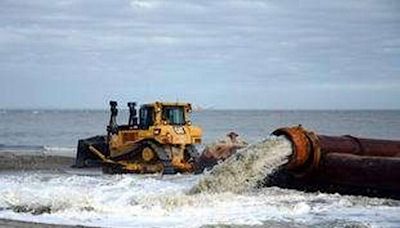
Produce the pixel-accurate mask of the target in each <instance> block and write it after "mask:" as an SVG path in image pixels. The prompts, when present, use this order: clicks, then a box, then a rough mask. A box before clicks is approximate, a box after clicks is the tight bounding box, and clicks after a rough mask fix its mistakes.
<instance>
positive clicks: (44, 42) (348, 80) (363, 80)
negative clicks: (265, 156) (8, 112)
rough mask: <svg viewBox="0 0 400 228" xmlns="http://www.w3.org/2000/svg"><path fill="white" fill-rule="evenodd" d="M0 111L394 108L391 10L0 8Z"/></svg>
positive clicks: (350, 5)
mask: <svg viewBox="0 0 400 228" xmlns="http://www.w3.org/2000/svg"><path fill="white" fill-rule="evenodd" d="M0 93H1V94H0V108H105V107H106V104H107V103H108V99H111V98H114V99H117V100H119V101H121V102H126V101H128V100H137V101H140V102H147V101H152V100H155V99H160V100H173V101H175V100H180V101H190V102H193V103H195V104H197V105H200V106H202V107H206V108H266V109H299V108H300V109H353V108H354V109H368V108H385V109H399V108H400V1H398V0H393V1H384V0H376V1H370V0H363V1H348V0H343V1H304V0H299V1H278V0H277V1H271V0H270V1H267V0H266V1H198V0H193V1H185V0H181V1H180V0H176V1H172V0H169V1H161V0H160V1H145V0H142V1H139V0H124V1H114V0H109V1H105V0H86V1H77V0H60V1H55V0H48V1H42V0H35V1H30V0H26V1H17V0H0Z"/></svg>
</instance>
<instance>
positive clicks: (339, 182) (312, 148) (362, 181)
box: [272, 126, 400, 198]
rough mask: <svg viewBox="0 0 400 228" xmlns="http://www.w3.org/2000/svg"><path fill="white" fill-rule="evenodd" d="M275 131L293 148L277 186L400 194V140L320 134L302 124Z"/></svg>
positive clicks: (399, 195) (344, 191)
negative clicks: (290, 143) (306, 128)
mask: <svg viewBox="0 0 400 228" xmlns="http://www.w3.org/2000/svg"><path fill="white" fill-rule="evenodd" d="M272 134H273V135H277V136H282V135H283V136H285V137H286V138H287V139H289V140H290V141H291V142H292V149H293V154H292V155H291V157H290V158H289V162H288V163H287V164H286V165H285V166H284V167H282V168H281V169H280V171H278V175H277V176H278V178H276V181H275V183H274V184H275V185H276V184H277V185H282V186H283V187H288V186H289V187H293V186H294V187H295V188H301V189H304V190H307V189H311V190H328V191H338V192H343V193H351V194H352V193H360V194H367V195H374V196H375V195H376V196H379V195H388V196H393V197H395V198H399V197H400V141H393V140H377V139H364V138H356V137H354V136H350V135H345V136H339V137H334V136H325V135H317V134H315V133H314V132H311V131H307V130H305V129H304V128H303V127H301V126H297V127H290V128H280V129H278V130H276V131H274V132H273V133H272ZM280 174H283V175H280ZM279 176H280V177H279ZM282 176H284V178H282Z"/></svg>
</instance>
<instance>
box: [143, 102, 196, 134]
mask: <svg viewBox="0 0 400 228" xmlns="http://www.w3.org/2000/svg"><path fill="white" fill-rule="evenodd" d="M190 112H191V107H190V104H180V103H176V104H173V103H157V102H156V103H154V104H145V105H142V106H141V107H140V109H139V128H140V129H148V128H149V127H150V126H154V125H159V124H163V125H174V126H183V125H186V124H189V125H190V121H189V120H188V119H189V117H188V113H190Z"/></svg>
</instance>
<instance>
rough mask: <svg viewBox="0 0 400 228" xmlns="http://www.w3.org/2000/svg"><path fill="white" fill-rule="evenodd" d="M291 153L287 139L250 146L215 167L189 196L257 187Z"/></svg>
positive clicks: (279, 138)
mask: <svg viewBox="0 0 400 228" xmlns="http://www.w3.org/2000/svg"><path fill="white" fill-rule="evenodd" d="M291 154H292V145H291V143H290V141H289V140H287V139H286V138H284V137H275V136H271V137H270V138H268V139H266V140H265V141H263V142H261V143H258V144H255V145H251V146H248V147H247V148H244V149H242V150H240V151H238V153H236V154H235V155H234V156H232V157H230V158H228V159H227V160H226V161H224V162H223V163H220V164H219V165H217V166H215V167H214V168H213V169H212V170H211V171H210V172H209V173H206V174H205V175H204V177H203V178H201V179H200V181H199V182H198V183H197V184H196V185H195V186H193V188H192V189H191V190H190V193H192V194H193V193H199V192H227V191H230V192H234V193H240V192H243V191H246V190H249V189H251V188H254V187H255V186H256V185H257V183H259V182H260V181H262V180H263V179H264V178H265V177H266V176H267V175H268V174H270V173H272V172H273V171H274V170H275V169H276V168H277V167H279V166H281V165H283V164H285V163H286V162H287V158H288V156H289V155H291Z"/></svg>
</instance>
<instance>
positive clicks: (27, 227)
mask: <svg viewBox="0 0 400 228" xmlns="http://www.w3.org/2000/svg"><path fill="white" fill-rule="evenodd" d="M0 227H10V228H14V227H15V228H39V227H40V228H55V227H59V228H71V227H93V226H80V225H79V226H69V225H58V224H47V223H36V222H24V221H17V220H11V219H0Z"/></svg>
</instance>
